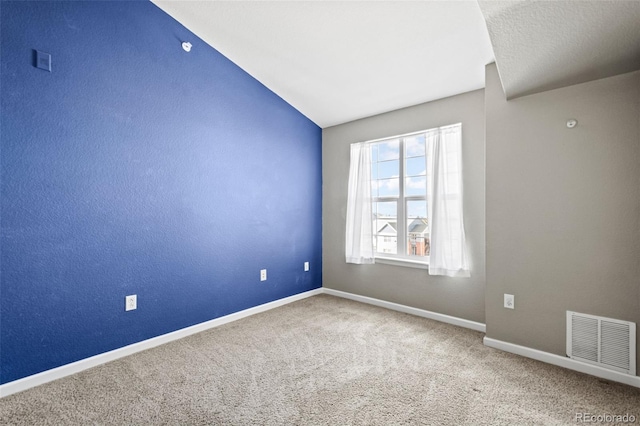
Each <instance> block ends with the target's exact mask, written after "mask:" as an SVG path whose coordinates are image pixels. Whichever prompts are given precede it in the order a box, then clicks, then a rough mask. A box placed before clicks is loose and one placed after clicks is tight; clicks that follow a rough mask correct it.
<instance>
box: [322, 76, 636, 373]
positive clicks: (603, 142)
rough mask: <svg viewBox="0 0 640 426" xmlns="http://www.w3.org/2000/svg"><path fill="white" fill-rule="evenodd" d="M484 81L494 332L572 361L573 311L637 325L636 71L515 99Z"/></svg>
mask: <svg viewBox="0 0 640 426" xmlns="http://www.w3.org/2000/svg"><path fill="white" fill-rule="evenodd" d="M486 79H487V81H486V89H485V101H486V131H487V133H486V160H487V161H486V167H487V175H486V182H487V199H486V204H487V212H486V214H487V223H486V239H487V292H486V324H487V336H488V337H491V338H495V339H499V340H502V341H506V342H511V343H515V344H519V345H523V346H528V347H531V348H535V349H539V350H542V351H546V352H551V353H554V354H558V355H565V323H566V320H565V315H566V311H567V310H573V311H577V312H583V313H589V314H594V315H602V316H606V317H611V318H617V319H621V320H627V321H633V322H635V323H640V121H639V118H640V72H634V73H629V74H623V75H619V76H616V77H610V78H606V79H602V80H598V81H593V82H588V83H583V84H579V85H575V86H571V87H566V88H562V89H557V90H552V91H548V92H544V93H539V94H535V95H530V96H526V97H523V98H518V99H515V100H511V101H506V100H505V96H504V93H503V91H502V88H501V85H500V80H499V78H498V73H497V71H496V67H495V65H494V64H491V65H489V66H487V69H486ZM569 118H575V119H577V120H578V122H579V123H578V126H577V127H576V128H574V129H568V128H567V127H566V122H567V120H568V119H569ZM325 241H326V239H325ZM325 244H326V243H325ZM504 293H511V294H514V295H515V310H508V309H504V308H503V307H502V305H503V294H504ZM639 349H640V348H639ZM638 353H639V354H640V350H638ZM638 365H640V364H638Z"/></svg>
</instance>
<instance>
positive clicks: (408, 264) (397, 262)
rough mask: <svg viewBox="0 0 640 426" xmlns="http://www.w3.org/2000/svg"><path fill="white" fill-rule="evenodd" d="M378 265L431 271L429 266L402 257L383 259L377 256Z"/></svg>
mask: <svg viewBox="0 0 640 426" xmlns="http://www.w3.org/2000/svg"><path fill="white" fill-rule="evenodd" d="M375 259H376V263H380V264H385V265H394V266H402V267H405V268H417V269H427V270H428V269H429V264H428V263H426V262H420V261H419V260H412V259H405V258H401V257H381V256H376V257H375Z"/></svg>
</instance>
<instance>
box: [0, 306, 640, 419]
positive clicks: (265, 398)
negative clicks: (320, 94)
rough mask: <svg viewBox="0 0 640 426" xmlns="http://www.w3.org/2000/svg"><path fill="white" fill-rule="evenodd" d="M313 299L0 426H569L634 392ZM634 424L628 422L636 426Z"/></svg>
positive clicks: (24, 396) (50, 399) (168, 351)
mask: <svg viewBox="0 0 640 426" xmlns="http://www.w3.org/2000/svg"><path fill="white" fill-rule="evenodd" d="M482 337H483V335H482V334H481V333H478V332H474V331H470V330H466V329H463V328H458V327H455V326H452V325H448V324H443V323H439V322H435V321H431V320H426V319H423V318H418V317H413V316H410V315H406V314H401V313H397V312H393V311H389V310H386V309H381V308H377V307H373V306H368V305H363V304H360V303H356V302H352V301H348V300H343V299H339V298H335V297H332V296H327V295H321V296H315V297H312V298H309V299H305V300H302V301H299V302H295V303H292V304H290V305H287V306H283V307H280V308H277V309H274V310H271V311H269V312H265V313H262V314H259V315H255V316H252V317H250V318H246V319H243V320H240V321H236V322H234V323H231V324H227V325H225V326H222V327H219V328H216V329H213V330H209V331H206V332H203V333H200V334H198V335H194V336H191V337H187V338H185V339H182V340H179V341H177V342H173V343H169V344H167V345H164V346H161V347H158V348H155V349H151V350H148V351H145V352H141V353H138V354H136V355H132V356H130V357H128V358H124V359H121V360H118V361H114V362H112V363H109V364H106V365H103V366H100V367H96V368H94V369H91V370H88V371H85V372H83V373H80V374H77V375H75V376H72V377H68V378H65V379H61V380H58V381H56V382H52V383H49V384H46V385H43V386H40V387H37V388H34V389H31V390H29V391H26V392H22V393H19V394H15V395H12V396H9V397H6V398H4V399H1V400H0V424H2V425H37V424H50V425H65V424H69V425H75V424H113V425H129V424H137V425H148V424H172V425H205V424H225V425H227V424H242V425H247V424H278V425H282V424H285V425H288V424H296V425H302V424H311V425H315V424H331V425H342V424H354V425H361V424H379V425H389V424H434V425H464V424H468V425H482V424H517V425H523V424H545V425H548V424H576V422H575V415H576V413H578V412H587V413H592V414H625V413H630V414H633V415H635V416H636V418H638V417H640V389H636V388H633V387H630V386H625V385H621V384H616V383H610V382H606V381H603V380H599V379H597V378H594V377H591V376H587V375H583V374H580V373H576V372H572V371H569V370H564V369H561V368H558V367H554V366H550V365H547V364H543V363H541V362H537V361H533V360H529V359H526V358H521V357H518V356H515V355H510V354H507V353H504V352H500V351H497V350H494V349H491V348H487V347H485V346H483V345H482ZM636 422H638V423H640V420H636Z"/></svg>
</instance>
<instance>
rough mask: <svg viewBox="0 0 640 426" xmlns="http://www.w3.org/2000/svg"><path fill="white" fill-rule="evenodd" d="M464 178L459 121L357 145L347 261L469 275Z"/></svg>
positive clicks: (350, 193)
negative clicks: (414, 267)
mask: <svg viewBox="0 0 640 426" xmlns="http://www.w3.org/2000/svg"><path fill="white" fill-rule="evenodd" d="M462 173H463V171H462V125H461V124H453V125H451V126H443V127H438V128H434V129H429V130H425V131H423V132H418V133H413V134H407V135H403V136H396V137H393V138H387V139H381V140H376V141H368V142H360V143H353V144H351V160H350V164H349V181H348V191H347V211H346V232H345V258H346V261H347V263H356V264H372V263H376V261H377V260H380V261H384V262H385V263H396V264H402V265H410V266H417V267H424V266H425V265H427V264H428V268H429V275H445V276H449V277H469V276H470V268H469V261H468V256H467V248H466V239H465V232H464V218H463V211H464V209H463V196H462Z"/></svg>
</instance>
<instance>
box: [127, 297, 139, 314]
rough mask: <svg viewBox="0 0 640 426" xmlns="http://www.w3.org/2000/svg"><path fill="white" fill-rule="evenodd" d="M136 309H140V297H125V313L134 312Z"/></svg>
mask: <svg viewBox="0 0 640 426" xmlns="http://www.w3.org/2000/svg"><path fill="white" fill-rule="evenodd" d="M134 309H138V295H137V294H132V295H131V296H127V297H125V303H124V310H125V311H133V310H134Z"/></svg>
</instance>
